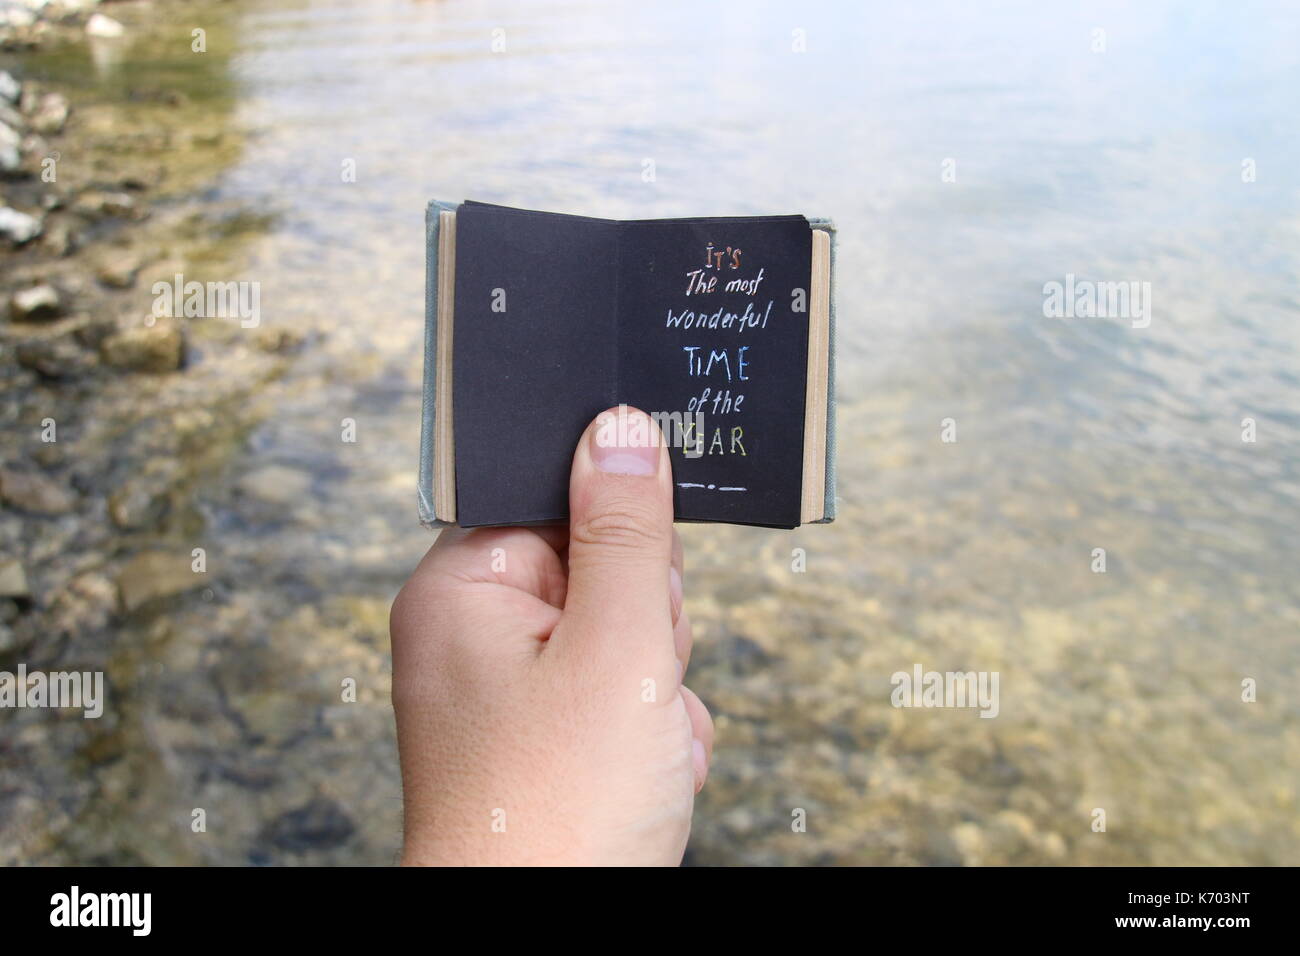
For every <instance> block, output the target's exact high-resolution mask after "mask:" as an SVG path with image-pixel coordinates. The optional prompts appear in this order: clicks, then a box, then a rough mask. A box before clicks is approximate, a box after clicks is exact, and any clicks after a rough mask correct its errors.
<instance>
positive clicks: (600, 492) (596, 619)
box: [564, 405, 673, 655]
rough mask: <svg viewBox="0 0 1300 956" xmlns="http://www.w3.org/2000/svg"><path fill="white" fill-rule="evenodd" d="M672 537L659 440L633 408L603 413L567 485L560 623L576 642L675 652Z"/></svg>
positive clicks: (667, 472) (668, 482) (668, 485)
mask: <svg viewBox="0 0 1300 956" xmlns="http://www.w3.org/2000/svg"><path fill="white" fill-rule="evenodd" d="M672 539H673V483H672V465H671V463H670V462H669V460H668V449H667V447H666V442H665V441H664V438H663V433H662V432H661V431H660V430H659V427H658V426H657V425H656V424H655V423H654V422H653V420H651V419H650V417H649V416H647V415H646V414H645V413H644V412H642V411H640V410H638V409H635V408H629V407H628V406H626V405H620V406H618V407H617V408H611V409H608V410H607V411H604V412H601V413H600V414H599V415H597V416H596V419H595V421H593V422H592V423H591V424H590V425H588V426H587V430H586V432H585V433H584V434H583V436H582V439H581V440H580V441H579V442H578V448H577V451H576V452H575V453H574V456H573V471H572V473H571V475H570V478H569V589H568V596H567V597H566V599H565V604H564V617H565V619H566V624H568V625H569V626H570V627H573V628H574V631H575V639H577V640H592V641H599V642H600V644H601V646H602V648H609V649H613V650H615V651H616V652H617V651H618V650H619V648H618V647H617V644H622V645H624V646H625V647H626V646H629V645H630V647H636V648H640V649H642V650H645V649H647V648H646V644H647V643H648V642H652V641H658V642H659V643H661V644H662V650H663V651H664V653H666V654H668V655H671V654H672V653H673V637H672V631H673V625H672V611H671V606H670V602H669V597H668V575H669V566H670V563H671V561H672ZM566 630H567V628H566ZM611 645H615V646H613V647H611Z"/></svg>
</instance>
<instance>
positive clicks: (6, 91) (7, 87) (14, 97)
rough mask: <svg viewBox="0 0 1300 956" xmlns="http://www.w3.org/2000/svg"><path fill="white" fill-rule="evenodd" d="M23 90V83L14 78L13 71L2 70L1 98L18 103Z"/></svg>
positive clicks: (0, 78)
mask: <svg viewBox="0 0 1300 956" xmlns="http://www.w3.org/2000/svg"><path fill="white" fill-rule="evenodd" d="M22 91H23V87H22V84H21V83H19V82H18V81H17V80H15V79H14V77H13V74H12V73H9V72H7V71H5V70H0V100H4V101H7V102H10V103H17V102H18V95H19V94H20V93H22Z"/></svg>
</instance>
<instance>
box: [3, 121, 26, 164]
mask: <svg viewBox="0 0 1300 956" xmlns="http://www.w3.org/2000/svg"><path fill="white" fill-rule="evenodd" d="M22 139H23V137H22V134H21V133H19V132H18V130H17V129H15V128H14V127H13V126H12V125H10V124H9V123H8V122H5V120H3V119H0V170H2V171H4V172H6V173H12V172H14V171H15V170H17V169H19V168H20V167H21V166H22V164H23V157H22V153H21V152H20V151H19V148H18V147H19V144H20V143H22Z"/></svg>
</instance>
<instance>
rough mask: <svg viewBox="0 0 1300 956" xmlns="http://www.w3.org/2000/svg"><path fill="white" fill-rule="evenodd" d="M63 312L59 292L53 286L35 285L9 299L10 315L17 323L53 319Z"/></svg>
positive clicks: (20, 290) (19, 291) (21, 290)
mask: <svg viewBox="0 0 1300 956" xmlns="http://www.w3.org/2000/svg"><path fill="white" fill-rule="evenodd" d="M62 311H63V303H62V302H61V301H60V299H59V293H58V290H57V289H55V288H54V286H52V285H46V284H41V285H34V286H32V287H31V288H29V289H19V290H18V291H17V292H15V293H14V294H13V295H12V296H11V297H10V299H9V315H10V317H11V318H12V319H13V320H14V321H15V322H34V321H38V320H40V319H52V318H55V317H56V316H58V315H59V314H60V313H61V312H62Z"/></svg>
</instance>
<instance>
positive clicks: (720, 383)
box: [419, 201, 835, 528]
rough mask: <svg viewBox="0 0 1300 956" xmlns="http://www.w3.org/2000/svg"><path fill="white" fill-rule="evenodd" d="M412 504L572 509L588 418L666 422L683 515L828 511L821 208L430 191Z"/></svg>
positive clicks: (433, 516) (500, 513) (476, 515)
mask: <svg viewBox="0 0 1300 956" xmlns="http://www.w3.org/2000/svg"><path fill="white" fill-rule="evenodd" d="M426 234H427V243H428V249H427V289H426V303H425V305H426V315H425V355H424V409H423V423H422V432H421V441H420V472H419V501H420V519H421V521H422V522H424V523H425V524H426V525H429V526H440V525H445V524H459V525H461V526H462V527H467V528H468V527H482V526H493V525H529V524H546V523H552V522H559V521H565V520H567V518H568V496H569V469H570V465H571V463H572V460H573V453H574V449H575V447H576V445H577V442H578V439H579V438H580V437H581V436H582V433H583V431H584V429H585V428H586V427H587V425H588V424H589V423H590V422H591V421H592V419H594V418H595V417H596V415H598V414H599V413H600V412H602V411H604V410H605V409H607V408H610V407H613V406H618V405H630V406H635V407H637V408H640V409H641V410H643V411H645V412H646V413H647V414H649V415H650V416H651V418H652V419H653V420H654V421H655V422H656V424H658V425H659V427H660V430H661V432H662V434H663V439H664V442H665V443H666V444H667V445H668V447H669V456H670V459H671V462H672V469H673V506H674V514H675V517H676V519H677V520H679V521H718V522H728V523H732V524H748V525H762V526H766V527H774V528H793V527H796V526H798V525H801V524H808V523H813V522H828V521H831V520H833V519H834V517H835V469H834V464H835V440H834V430H835V429H834V426H835V422H834V412H835V401H834V378H835V375H834V369H835V366H834V296H833V293H832V279H833V273H834V248H835V245H834V240H835V230H834V226H833V225H832V224H831V222H830V221H829V220H825V219H809V218H807V217H804V216H738V217H717V218H689V219H641V220H611V219H592V218H588V217H586V216H572V215H563V214H559V213H550V212H535V211H531V210H525V209H512V208H508V207H505V206H496V205H491V204H488V203H480V202H472V201H470V202H462V203H446V202H437V201H435V202H432V203H430V204H429V207H428V213H427V217H426Z"/></svg>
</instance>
